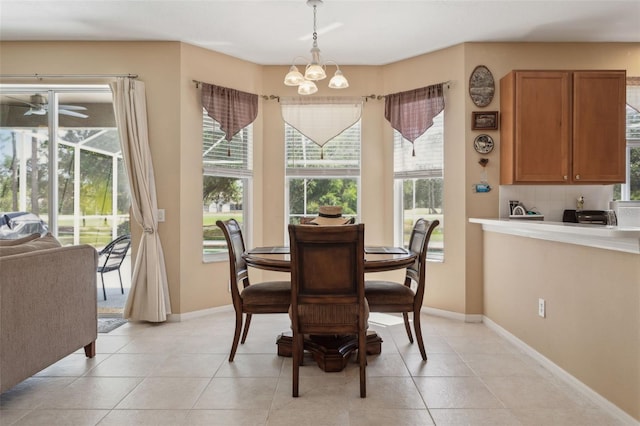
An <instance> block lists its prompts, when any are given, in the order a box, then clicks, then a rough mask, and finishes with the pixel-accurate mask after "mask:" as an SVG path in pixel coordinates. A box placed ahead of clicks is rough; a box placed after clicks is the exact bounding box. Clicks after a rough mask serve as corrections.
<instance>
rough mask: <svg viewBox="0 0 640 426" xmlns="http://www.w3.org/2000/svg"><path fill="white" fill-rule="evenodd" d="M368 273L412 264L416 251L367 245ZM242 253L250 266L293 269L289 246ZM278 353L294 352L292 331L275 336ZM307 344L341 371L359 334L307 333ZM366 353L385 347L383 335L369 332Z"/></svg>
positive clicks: (324, 365)
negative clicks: (315, 334) (383, 345)
mask: <svg viewBox="0 0 640 426" xmlns="http://www.w3.org/2000/svg"><path fill="white" fill-rule="evenodd" d="M364 252H365V261H364V271H365V273H371V272H383V271H392V270H395V269H405V268H406V267H407V266H409V265H411V264H413V263H414V262H415V260H416V258H417V256H418V255H417V253H413V252H411V251H410V250H407V249H405V248H404V247H387V246H365V249H364ZM242 257H243V258H244V260H245V261H246V262H247V265H248V266H251V267H254V268H258V269H263V270H269V271H278V272H291V260H290V256H289V247H285V246H268V247H256V248H253V249H251V250H248V251H247V252H245V253H244V254H243V255H242ZM276 344H277V345H278V355H279V356H286V357H290V356H292V349H291V348H292V345H293V335H292V333H291V331H285V332H283V333H282V334H280V335H279V336H278V338H277V340H276ZM304 348H305V350H306V351H308V352H310V353H311V354H312V355H313V357H314V359H315V361H316V363H317V364H318V366H319V367H320V368H321V369H322V370H324V371H327V372H335V371H342V370H343V369H344V368H345V367H346V365H347V363H348V362H349V359H350V358H351V355H352V353H353V352H354V351H355V350H356V349H358V342H357V338H356V336H314V335H309V336H305V341H304ZM366 350H367V355H377V354H379V353H380V352H381V351H382V338H381V337H380V336H378V334H377V333H376V332H375V330H369V331H368V332H367V349H366Z"/></svg>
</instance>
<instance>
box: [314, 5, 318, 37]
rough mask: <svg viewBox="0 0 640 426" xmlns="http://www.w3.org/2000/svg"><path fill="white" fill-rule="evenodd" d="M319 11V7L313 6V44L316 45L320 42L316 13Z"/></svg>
mask: <svg viewBox="0 0 640 426" xmlns="http://www.w3.org/2000/svg"><path fill="white" fill-rule="evenodd" d="M317 11H318V6H316V5H315V4H314V5H313V43H314V44H316V43H317V41H318V32H317V31H316V28H317V27H316V13H317Z"/></svg>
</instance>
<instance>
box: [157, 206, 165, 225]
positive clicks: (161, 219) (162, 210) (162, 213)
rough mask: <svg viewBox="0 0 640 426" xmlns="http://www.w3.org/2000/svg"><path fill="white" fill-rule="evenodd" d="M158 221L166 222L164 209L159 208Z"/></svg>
mask: <svg viewBox="0 0 640 426" xmlns="http://www.w3.org/2000/svg"><path fill="white" fill-rule="evenodd" d="M158 222H164V209H158Z"/></svg>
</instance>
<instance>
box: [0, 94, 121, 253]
mask: <svg viewBox="0 0 640 426" xmlns="http://www.w3.org/2000/svg"><path fill="white" fill-rule="evenodd" d="M0 89H1V92H2V96H0V211H5V212H8V211H28V212H31V213H34V214H37V215H38V216H40V217H41V218H42V219H43V220H44V221H45V222H46V223H47V226H48V228H49V231H50V232H52V233H53V234H54V235H56V236H57V237H58V239H59V240H60V241H61V243H62V244H64V245H70V244H80V243H86V244H91V245H93V246H95V247H97V248H100V247H103V246H105V245H106V244H107V243H108V242H109V241H111V240H113V239H114V238H115V237H116V236H117V235H122V234H127V233H129V232H130V230H129V206H130V202H129V185H128V181H127V176H126V172H125V169H124V163H123V159H122V153H121V149H120V140H119V137H118V132H117V128H116V124H115V117H114V114H113V105H112V95H111V90H110V89H109V87H108V86H104V85H93V86H86V85H82V86H79V85H55V86H43V85H3V86H1V87H0ZM50 114H54V116H53V117H50ZM51 118H52V119H51Z"/></svg>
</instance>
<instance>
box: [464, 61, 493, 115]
mask: <svg viewBox="0 0 640 426" xmlns="http://www.w3.org/2000/svg"><path fill="white" fill-rule="evenodd" d="M494 92H495V83H494V81H493V75H492V74H491V71H489V68H487V67H485V66H484V65H478V66H477V67H476V68H475V69H474V70H473V72H472V73H471V77H469V96H471V100H472V101H473V103H474V105H475V106H478V107H485V106H487V105H489V104H490V103H491V100H493V93H494Z"/></svg>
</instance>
